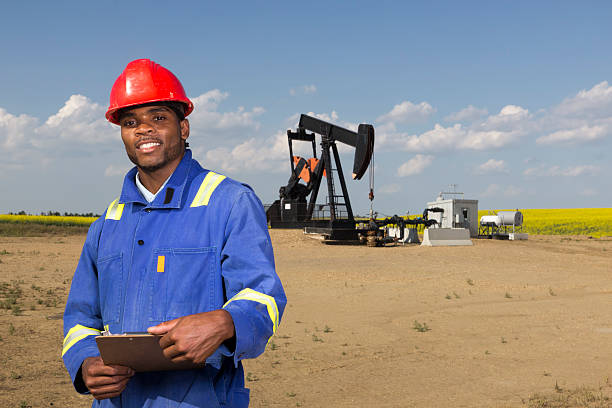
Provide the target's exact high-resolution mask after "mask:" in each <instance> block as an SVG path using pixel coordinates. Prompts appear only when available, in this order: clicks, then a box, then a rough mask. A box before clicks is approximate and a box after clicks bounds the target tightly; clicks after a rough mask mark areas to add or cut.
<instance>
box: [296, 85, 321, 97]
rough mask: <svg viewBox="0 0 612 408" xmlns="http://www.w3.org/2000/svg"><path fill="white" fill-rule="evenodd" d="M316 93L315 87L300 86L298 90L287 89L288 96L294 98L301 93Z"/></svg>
mask: <svg viewBox="0 0 612 408" xmlns="http://www.w3.org/2000/svg"><path fill="white" fill-rule="evenodd" d="M316 92H317V87H316V85H312V84H311V85H302V86H300V87H298V88H291V89H289V94H290V95H291V96H295V95H297V94H298V93H303V94H305V95H311V94H314V93H316Z"/></svg>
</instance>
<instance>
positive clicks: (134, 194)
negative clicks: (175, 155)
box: [119, 149, 192, 208]
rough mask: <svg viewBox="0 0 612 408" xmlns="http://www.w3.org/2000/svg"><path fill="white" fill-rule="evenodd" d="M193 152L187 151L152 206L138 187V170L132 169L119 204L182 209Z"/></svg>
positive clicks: (124, 183)
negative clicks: (182, 199)
mask: <svg viewBox="0 0 612 408" xmlns="http://www.w3.org/2000/svg"><path fill="white" fill-rule="evenodd" d="M191 164H192V160H191V150H189V149H186V150H185V155H183V158H182V159H181V162H180V163H179V165H178V166H177V167H176V169H175V170H174V172H173V173H172V175H171V176H170V179H169V180H168V182H167V183H166V185H165V187H164V188H163V189H162V190H160V191H159V192H158V194H157V196H156V197H155V200H153V202H152V203H151V204H149V203H147V201H146V200H145V199H144V197H143V196H142V194H140V191H139V190H138V187H137V186H136V173H137V172H138V168H137V167H134V168H132V169H131V170H130V171H129V172H128V173H127V174H126V175H125V178H124V179H123V188H122V190H121V197H120V198H119V202H120V203H122V204H127V203H139V204H143V205H148V206H149V207H151V208H180V207H181V198H182V197H183V190H184V188H185V183H186V181H187V175H188V174H189V170H190V169H191Z"/></svg>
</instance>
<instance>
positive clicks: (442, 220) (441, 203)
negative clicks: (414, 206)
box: [427, 195, 478, 237]
mask: <svg viewBox="0 0 612 408" xmlns="http://www.w3.org/2000/svg"><path fill="white" fill-rule="evenodd" d="M436 207H437V208H441V209H443V210H444V212H443V213H439V212H430V213H429V219H432V220H436V221H438V223H439V224H440V227H442V228H466V229H469V230H470V236H471V237H477V236H478V200H466V199H463V198H448V199H445V198H444V197H443V196H442V195H440V196H439V197H438V199H437V200H436V201H431V202H429V203H427V208H436Z"/></svg>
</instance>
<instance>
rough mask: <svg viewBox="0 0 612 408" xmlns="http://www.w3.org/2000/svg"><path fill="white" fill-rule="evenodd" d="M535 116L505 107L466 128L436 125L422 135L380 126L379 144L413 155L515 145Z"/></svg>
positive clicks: (455, 125) (525, 111)
mask: <svg viewBox="0 0 612 408" xmlns="http://www.w3.org/2000/svg"><path fill="white" fill-rule="evenodd" d="M530 118H531V115H530V114H529V111H528V110H527V109H524V108H522V107H520V106H516V105H506V106H504V107H503V108H502V109H501V110H500V112H499V113H498V114H495V115H491V116H489V117H487V118H486V119H485V120H483V121H480V122H477V123H473V124H471V125H466V126H464V125H463V124H461V123H455V124H454V125H451V126H448V127H444V126H442V125H440V124H438V123H436V124H435V125H434V127H433V129H431V130H428V131H426V132H423V133H421V134H420V135H410V134H408V133H402V132H397V131H396V126H395V123H394V122H391V123H384V124H383V125H382V126H380V127H378V128H377V130H378V135H379V138H378V142H377V145H378V146H379V147H382V148H389V149H393V150H396V149H402V150H406V151H409V152H434V151H441V150H449V149H467V150H490V149H499V148H502V147H504V146H507V145H509V144H512V143H515V142H516V141H517V140H518V139H519V138H521V137H522V136H524V135H525V134H526V133H527V130H528V121H529V120H530Z"/></svg>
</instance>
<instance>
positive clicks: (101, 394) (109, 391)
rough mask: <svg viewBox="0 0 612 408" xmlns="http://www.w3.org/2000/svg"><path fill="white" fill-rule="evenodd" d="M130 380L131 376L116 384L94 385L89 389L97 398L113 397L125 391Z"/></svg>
mask: <svg viewBox="0 0 612 408" xmlns="http://www.w3.org/2000/svg"><path fill="white" fill-rule="evenodd" d="M128 381H129V378H125V379H124V380H123V381H120V382H118V383H116V384H112V385H106V386H101V387H92V388H90V389H89V391H90V392H91V394H92V395H93V396H94V398H95V399H106V398H113V397H116V396H118V395H119V394H121V393H122V392H123V390H124V389H125V387H126V386H127V383H128Z"/></svg>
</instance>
